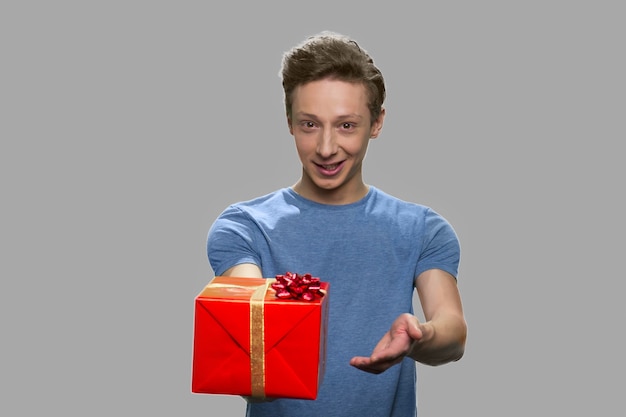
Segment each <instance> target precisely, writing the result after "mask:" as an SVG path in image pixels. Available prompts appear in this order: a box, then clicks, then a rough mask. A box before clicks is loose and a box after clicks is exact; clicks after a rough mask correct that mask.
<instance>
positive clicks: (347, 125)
mask: <svg viewBox="0 0 626 417" xmlns="http://www.w3.org/2000/svg"><path fill="white" fill-rule="evenodd" d="M341 127H342V128H343V129H351V128H352V127H354V126H353V125H352V123H343V124H342V125H341Z"/></svg>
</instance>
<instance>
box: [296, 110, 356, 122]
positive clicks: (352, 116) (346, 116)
mask: <svg viewBox="0 0 626 417" xmlns="http://www.w3.org/2000/svg"><path fill="white" fill-rule="evenodd" d="M295 116H297V117H300V118H302V117H304V118H309V119H317V118H318V117H317V115H315V114H312V113H305V112H296V113H295ZM336 119H337V120H345V119H359V120H360V119H363V116H361V115H360V114H356V113H350V114H344V115H340V116H337V118H336Z"/></svg>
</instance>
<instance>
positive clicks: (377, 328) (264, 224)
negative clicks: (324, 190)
mask: <svg viewBox="0 0 626 417" xmlns="http://www.w3.org/2000/svg"><path fill="white" fill-rule="evenodd" d="M207 253H208V257H209V261H210V263H211V267H212V268H213V271H214V272H215V275H221V274H223V273H224V272H225V271H226V270H227V269H229V268H231V267H232V266H234V265H237V264H241V263H253V264H256V265H258V266H259V267H260V268H261V271H262V273H263V276H264V277H275V276H276V275H278V274H284V273H285V272H288V271H289V272H294V273H299V274H304V273H307V272H308V273H311V274H312V275H313V276H316V277H319V278H320V279H321V280H322V281H326V282H329V283H330V297H329V300H330V304H329V323H328V326H329V327H328V336H327V362H326V370H325V374H324V380H323V382H322V384H321V386H320V389H319V393H318V398H317V399H316V400H295V399H278V400H275V401H272V402H266V403H254V404H248V410H247V415H248V416H250V417H265V416H268V417H270V416H271V417H281V416H289V417H354V416H367V417H407V416H414V415H416V366H415V362H414V361H413V360H412V359H408V358H407V359H405V360H404V361H403V362H402V363H401V364H399V365H396V366H394V367H392V368H390V369H389V370H387V371H385V372H383V373H382V374H379V375H374V374H369V373H366V372H363V371H360V370H358V369H356V368H354V367H352V366H350V364H349V362H350V359H351V358H352V357H353V356H369V355H370V354H371V352H372V350H373V349H374V347H375V346H376V344H377V343H378V341H379V340H380V338H381V337H382V336H383V335H384V334H385V333H386V332H387V331H388V330H389V327H390V326H391V323H392V322H393V321H394V320H395V319H396V318H397V317H398V316H399V315H400V314H402V313H407V312H410V313H412V312H413V304H412V303H413V292H414V281H415V278H416V277H417V276H418V275H419V274H420V273H422V272H424V271H426V270H429V269H434V268H437V269H442V270H444V271H447V272H449V273H450V274H452V275H453V276H455V277H456V276H457V272H458V265H459V258H460V247H459V242H458V239H457V236H456V234H455V232H454V230H453V228H452V227H451V225H450V224H449V223H448V222H447V221H446V220H445V219H444V218H443V217H442V216H440V215H439V214H437V213H436V212H434V211H433V210H432V209H430V208H428V207H425V206H422V205H419V204H415V203H410V202H405V201H402V200H400V199H397V198H395V197H393V196H390V195H389V194H386V193H384V192H382V191H381V190H379V189H377V188H375V187H373V186H370V187H369V191H368V193H367V195H366V196H365V197H364V198H363V199H361V200H359V201H357V202H355V203H352V204H346V205H325V204H319V203H316V202H314V201H311V200H307V199H305V198H303V197H301V196H300V195H298V194H297V193H295V192H294V191H293V190H292V189H291V188H284V189H280V190H278V191H275V192H273V193H271V194H268V195H265V196H262V197H259V198H256V199H254V200H250V201H246V202H241V203H237V204H233V205H231V206H230V207H228V208H227V209H226V210H224V212H222V214H221V215H220V216H219V218H218V219H217V220H216V221H215V223H214V224H213V225H212V226H211V228H210V230H209V234H208V240H207Z"/></svg>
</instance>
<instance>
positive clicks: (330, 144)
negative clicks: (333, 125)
mask: <svg viewBox="0 0 626 417" xmlns="http://www.w3.org/2000/svg"><path fill="white" fill-rule="evenodd" d="M317 153H318V154H319V155H320V156H321V157H323V158H328V157H330V156H332V155H334V154H335V153H337V142H336V141H335V137H334V135H333V132H332V129H324V130H323V131H322V134H321V136H320V140H319V141H318V143H317Z"/></svg>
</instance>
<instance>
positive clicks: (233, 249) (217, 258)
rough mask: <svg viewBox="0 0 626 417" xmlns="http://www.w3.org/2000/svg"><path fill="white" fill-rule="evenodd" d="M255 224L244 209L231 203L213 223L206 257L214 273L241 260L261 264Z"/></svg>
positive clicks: (220, 271) (241, 261)
mask: <svg viewBox="0 0 626 417" xmlns="http://www.w3.org/2000/svg"><path fill="white" fill-rule="evenodd" d="M255 229H257V227H256V224H255V223H254V221H252V219H251V218H250V217H249V216H247V215H246V213H245V212H243V211H242V210H241V209H239V208H237V207H236V206H230V207H228V208H227V209H226V210H224V211H223V212H222V213H221V214H220V215H219V217H218V218H217V219H216V220H215V222H214V223H213V224H212V225H211V228H210V229H209V233H208V237H207V256H208V258H209V263H210V265H211V268H213V271H214V273H215V275H221V274H223V273H224V272H225V271H226V270H227V269H229V268H231V267H233V266H235V265H238V264H242V263H252V264H255V265H259V266H260V263H261V261H260V258H259V256H258V254H257V253H256V251H255V250H254V248H255V244H254V236H255Z"/></svg>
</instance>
